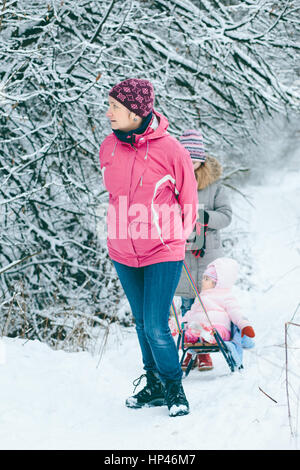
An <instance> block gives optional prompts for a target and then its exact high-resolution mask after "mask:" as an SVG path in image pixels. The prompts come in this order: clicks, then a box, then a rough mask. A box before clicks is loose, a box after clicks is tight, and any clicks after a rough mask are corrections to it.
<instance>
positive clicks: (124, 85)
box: [108, 78, 154, 117]
mask: <svg viewBox="0 0 300 470" xmlns="http://www.w3.org/2000/svg"><path fill="white" fill-rule="evenodd" d="M108 94H109V96H111V97H112V98H114V99H115V100H117V101H119V102H120V103H121V104H123V105H124V106H125V107H126V108H127V109H129V111H132V112H133V113H135V114H137V115H138V116H140V117H146V116H148V114H149V113H150V112H151V111H152V110H153V104H154V89H153V85H152V83H151V82H149V81H148V80H141V79H139V78H128V79H127V80H124V81H123V82H120V83H118V84H117V85H115V86H114V87H112V89H111V90H110V92H109V93H108Z"/></svg>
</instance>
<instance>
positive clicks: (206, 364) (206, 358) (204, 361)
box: [197, 354, 214, 371]
mask: <svg viewBox="0 0 300 470" xmlns="http://www.w3.org/2000/svg"><path fill="white" fill-rule="evenodd" d="M197 362H198V370H200V371H204V370H211V369H213V368H214V366H213V363H212V359H211V357H210V354H198V355H197Z"/></svg>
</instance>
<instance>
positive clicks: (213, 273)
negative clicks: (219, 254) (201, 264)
mask: <svg viewBox="0 0 300 470" xmlns="http://www.w3.org/2000/svg"><path fill="white" fill-rule="evenodd" d="M203 276H208V277H210V278H211V279H212V280H213V281H216V282H217V280H218V276H217V271H216V268H215V266H214V265H213V264H209V265H208V266H207V268H206V270H205V271H204V273H203Z"/></svg>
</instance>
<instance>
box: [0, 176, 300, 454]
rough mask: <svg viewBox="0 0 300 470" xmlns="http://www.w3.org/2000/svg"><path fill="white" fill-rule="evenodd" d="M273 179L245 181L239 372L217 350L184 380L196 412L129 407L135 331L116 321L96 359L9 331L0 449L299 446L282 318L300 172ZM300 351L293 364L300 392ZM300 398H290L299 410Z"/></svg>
mask: <svg viewBox="0 0 300 470" xmlns="http://www.w3.org/2000/svg"><path fill="white" fill-rule="evenodd" d="M275 183H276V191H274V187H268V186H267V187H264V188H263V187H259V188H254V187H252V188H250V189H248V190H247V192H248V194H249V192H251V195H252V199H251V200H252V203H253V204H254V206H255V209H252V208H250V206H249V205H247V206H246V205H245V211H246V212H245V218H248V217H251V220H252V222H251V223H250V225H251V226H252V227H253V246H252V247H251V248H252V251H253V254H254V255H255V258H254V259H255V262H254V272H255V275H254V276H253V281H254V283H255V287H254V289H253V290H251V292H246V291H238V293H239V294H240V295H241V301H242V304H243V305H244V306H245V311H246V312H247V314H248V315H249V317H251V318H252V319H253V324H254V328H255V330H256V334H257V338H256V347H255V349H252V350H246V351H245V353H244V370H243V371H242V372H236V373H234V374H231V373H230V372H229V369H228V367H227V365H226V363H225V361H224V359H223V357H222V356H221V355H220V354H214V355H213V360H214V365H215V368H214V370H212V371H210V372H205V373H204V372H202V373H199V372H198V371H197V370H194V371H192V372H191V374H190V375H189V377H188V378H187V379H186V380H185V381H184V387H185V391H186V394H187V396H188V399H189V401H190V407H191V413H190V414H189V415H188V416H184V417H178V418H169V416H168V413H167V408H165V407H163V408H155V409H142V410H130V409H127V408H126V407H125V406H124V400H125V398H126V397H127V396H128V395H130V394H131V393H132V391H133V387H132V380H134V379H135V378H136V377H137V376H138V375H140V374H141V373H142V372H143V371H142V369H141V363H140V354H139V350H138V346H137V339H136V335H135V333H134V331H133V330H128V329H126V330H121V329H119V328H118V327H116V326H114V327H112V331H111V334H110V335H109V342H108V345H107V347H106V350H105V353H104V355H103V357H102V360H101V362H100V364H99V366H98V362H99V357H98V356H97V355H95V356H91V355H90V354H89V353H72V354H70V353H65V352H63V351H53V350H51V349H50V348H48V347H47V346H46V345H45V344H41V343H39V342H38V341H28V342H26V341H25V340H22V339H12V338H3V342H4V346H5V354H6V358H5V361H3V363H2V364H1V363H0V449H186V450H187V449H295V448H298V447H299V444H300V440H299V438H297V437H294V438H292V437H291V433H290V427H289V420H288V412H287V398H286V389H285V349H284V347H283V345H284V324H285V322H286V321H289V320H290V319H291V316H292V314H293V312H294V311H295V309H296V307H297V305H298V303H299V301H300V299H299V297H300V296H299V278H300V270H299V266H300V250H299V235H298V240H297V232H298V234H299V224H300V218H299V199H300V190H299V187H298V182H297V178H296V175H295V174H294V173H290V174H287V176H286V177H285V179H283V180H281V181H276V182H275ZM297 202H298V204H297ZM287 233H288V235H287ZM297 246H298V248H297ZM294 320H295V321H296V318H295V319H294ZM297 320H298V323H300V322H299V315H298V318H297ZM299 330H300V328H299ZM297 333H298V338H299V335H300V331H299V332H297ZM298 346H299V340H298ZM295 354H296V352H295ZM0 359H1V358H0ZM299 359H300V358H299V355H298V369H297V368H296V367H294V368H293V369H292V373H291V380H293V384H292V385H293V387H294V389H295V390H296V392H297V391H298V396H299V395H300V394H299V386H300V378H299V376H300V372H299V370H300V369H299V363H300V361H299ZM97 366H98V367H97ZM297 374H298V375H297ZM259 388H261V389H262V390H263V391H264V392H265V393H267V394H268V395H270V397H272V398H273V399H274V400H276V403H275V401H273V400H271V399H270V398H268V397H267V396H266V395H265V394H264V393H263V392H262V391H261V390H260V389H259ZM297 406H298V405H297V404H296V402H293V403H292V414H293V416H296V415H297V408H296V407H297ZM298 412H299V410H298ZM293 423H294V426H295V429H297V425H296V424H295V421H293Z"/></svg>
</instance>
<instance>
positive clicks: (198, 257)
mask: <svg viewBox="0 0 300 470" xmlns="http://www.w3.org/2000/svg"><path fill="white" fill-rule="evenodd" d="M179 140H180V143H181V144H182V145H183V146H184V147H185V148H186V149H187V150H189V152H190V155H191V158H192V161H193V165H194V171H195V177H196V179H197V182H198V200H199V208H200V209H199V217H198V220H197V223H196V230H195V231H194V232H193V234H192V238H191V237H190V239H189V241H188V243H187V250H186V256H185V263H186V264H187V267H188V269H189V270H190V273H191V275H192V277H193V279H194V281H195V284H196V286H197V289H198V290H199V292H200V290H201V281H202V275H203V273H204V271H205V269H206V267H207V265H208V264H209V263H211V262H212V261H214V260H215V259H217V258H220V257H223V256H224V252H223V247H222V243H221V237H220V230H221V229H223V228H225V227H227V226H228V225H229V224H230V222H231V218H232V209H231V205H230V202H229V198H228V195H227V191H226V188H225V187H224V186H223V185H222V184H221V182H220V177H221V175H222V166H221V164H220V163H219V161H218V160H217V159H216V158H215V157H212V156H209V155H206V154H205V152H204V146H203V138H202V134H201V132H199V131H197V130H187V131H185V132H184V134H183V135H182V136H181V137H180V139H179ZM200 229H202V231H201V236H200ZM199 241H200V244H199ZM175 295H177V296H181V302H182V303H181V315H182V316H184V314H185V313H186V312H187V311H188V310H190V308H191V305H192V304H193V302H194V300H195V294H194V291H193V289H192V287H191V285H190V282H189V280H188V278H187V276H186V274H185V272H184V271H182V274H181V278H180V281H179V284H178V286H177V289H176V292H175Z"/></svg>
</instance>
